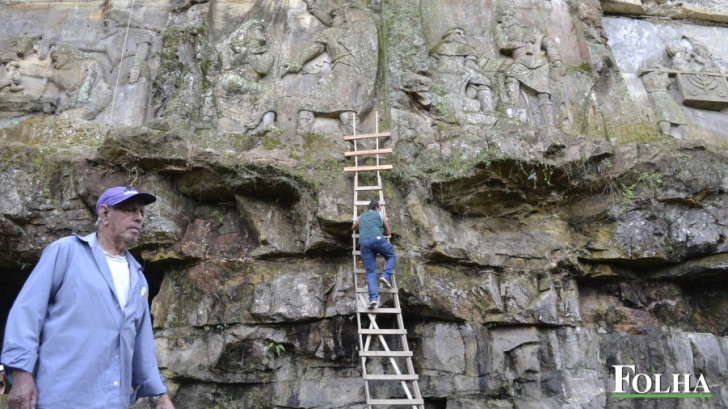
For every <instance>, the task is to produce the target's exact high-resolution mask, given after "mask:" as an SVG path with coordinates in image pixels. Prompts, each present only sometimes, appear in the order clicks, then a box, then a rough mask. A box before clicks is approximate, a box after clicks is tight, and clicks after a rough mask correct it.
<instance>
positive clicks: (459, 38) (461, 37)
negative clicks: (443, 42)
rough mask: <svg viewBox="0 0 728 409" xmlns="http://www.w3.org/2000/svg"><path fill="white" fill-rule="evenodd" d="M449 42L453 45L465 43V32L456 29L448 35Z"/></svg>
mask: <svg viewBox="0 0 728 409" xmlns="http://www.w3.org/2000/svg"><path fill="white" fill-rule="evenodd" d="M450 41H452V42H455V43H462V42H464V41H465V31H463V30H460V29H457V30H453V32H452V33H450Z"/></svg>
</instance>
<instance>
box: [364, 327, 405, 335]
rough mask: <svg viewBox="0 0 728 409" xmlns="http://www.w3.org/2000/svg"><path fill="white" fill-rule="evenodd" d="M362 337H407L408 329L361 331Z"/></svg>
mask: <svg viewBox="0 0 728 409" xmlns="http://www.w3.org/2000/svg"><path fill="white" fill-rule="evenodd" d="M359 334H361V335H407V330H406V329H368V328H365V329H360V330H359Z"/></svg>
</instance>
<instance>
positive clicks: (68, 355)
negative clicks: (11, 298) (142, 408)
mask: <svg viewBox="0 0 728 409" xmlns="http://www.w3.org/2000/svg"><path fill="white" fill-rule="evenodd" d="M126 259H127V260H128V261H129V271H130V291H129V300H128V301H127V304H126V306H125V307H124V308H123V310H122V308H121V306H120V304H119V301H118V299H117V297H116V290H115V288H114V281H113V279H112V278H111V272H110V271H109V266H108V262H107V261H106V256H105V255H104V251H103V249H102V248H101V246H99V245H98V243H97V241H96V233H92V234H89V235H88V236H85V237H80V236H77V235H73V236H69V237H65V238H63V239H60V240H58V241H56V242H54V243H52V244H51V245H49V246H48V247H47V248H46V249H45V250H44V251H43V255H42V256H41V258H40V261H39V262H38V265H37V266H36V267H35V269H34V270H33V272H32V273H31V274H30V277H28V280H27V281H26V282H25V285H24V286H23V289H22V290H21V291H20V294H19V295H18V298H17V299H16V300H15V304H13V308H12V309H11V310H10V315H9V316H8V323H7V327H6V328H5V342H4V344H3V351H2V359H1V362H2V363H3V364H4V365H5V366H6V367H7V368H13V369H21V370H23V371H27V372H32V373H33V377H34V378H35V382H36V386H37V387H38V406H37V407H38V409H45V408H53V409H62V408H68V409H79V408H84V409H97V408H98V409H102V408H103V409H112V408H120V409H127V408H128V407H129V404H130V403H133V402H134V401H136V399H137V398H139V397H142V396H153V395H159V394H162V393H165V392H166V390H167V389H166V386H165V384H164V381H163V380H162V377H161V375H160V374H159V370H158V368H157V360H156V358H155V356H154V339H153V336H152V323H151V318H150V315H149V306H148V302H147V298H148V294H149V285H148V284H147V281H146V279H145V278H144V274H143V273H142V268H141V266H140V265H139V263H137V262H136V260H134V257H132V255H131V254H130V253H129V252H128V251H127V252H126ZM6 372H10V371H8V370H6ZM11 381H12V379H11ZM132 388H133V392H130V391H132Z"/></svg>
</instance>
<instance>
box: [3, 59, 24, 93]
mask: <svg viewBox="0 0 728 409" xmlns="http://www.w3.org/2000/svg"><path fill="white" fill-rule="evenodd" d="M13 61H15V54H14V53H5V54H2V55H0V91H2V90H3V89H5V88H7V89H8V90H9V91H10V92H19V91H22V90H23V86H22V85H20V83H21V81H22V79H21V77H20V71H18V70H17V69H16V68H17V63H14V62H13Z"/></svg>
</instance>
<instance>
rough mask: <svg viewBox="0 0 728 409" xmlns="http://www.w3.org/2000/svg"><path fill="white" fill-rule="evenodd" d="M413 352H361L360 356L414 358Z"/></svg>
mask: <svg viewBox="0 0 728 409" xmlns="http://www.w3.org/2000/svg"><path fill="white" fill-rule="evenodd" d="M412 355H413V354H412V351H359V356H377V357H388V356H404V357H406V356H412Z"/></svg>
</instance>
